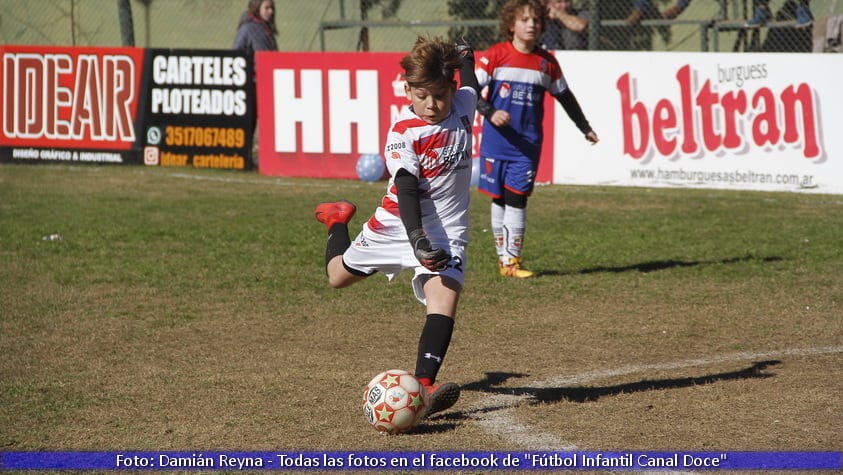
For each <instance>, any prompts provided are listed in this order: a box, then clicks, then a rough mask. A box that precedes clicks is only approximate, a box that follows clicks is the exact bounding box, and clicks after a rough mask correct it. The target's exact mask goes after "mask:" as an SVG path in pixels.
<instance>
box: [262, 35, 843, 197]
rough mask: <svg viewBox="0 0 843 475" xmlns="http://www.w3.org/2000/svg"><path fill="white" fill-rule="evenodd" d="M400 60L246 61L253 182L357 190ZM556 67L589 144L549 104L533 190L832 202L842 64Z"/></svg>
mask: <svg viewBox="0 0 843 475" xmlns="http://www.w3.org/2000/svg"><path fill="white" fill-rule="evenodd" d="M402 56H403V55H402V54H398V53H275V52H273V53H258V55H257V60H256V63H257V73H258V76H257V77H258V79H257V82H258V102H259V105H258V117H259V123H260V124H261V126H260V129H261V132H260V147H261V162H260V172H261V173H263V174H267V175H275V176H310V177H334V178H357V175H356V173H355V168H354V167H355V164H356V161H357V159H358V157H359V156H360V155H363V154H369V153H376V154H379V153H381V151H382V140H383V137H385V135H386V132H387V128H388V127H389V124H390V123H391V122H392V118H393V117H395V116H396V115H397V113H398V112H399V111H400V110H401V108H402V107H406V106H407V100H406V97H405V96H404V92H403V82H402V81H401V68H400V65H399V64H398V63H399V60H400V59H401V57H402ZM557 57H558V58H559V61H560V63H561V65H562V69H563V71H564V73H565V76H566V78H567V79H568V82H569V84H570V86H571V88H572V90H573V91H574V93H575V94H576V96H577V98H578V99H579V102H580V104H581V105H582V107H583V110H584V111H585V113H586V116H587V117H588V119H589V120H590V122H591V124H592V126H593V127H594V129H595V130H596V131H597V133H598V135H599V136H600V139H601V141H600V143H599V144H598V145H595V146H591V145H589V144H588V142H587V141H586V140H585V139H584V138H583V137H582V134H581V133H580V132H579V131H578V130H577V128H576V127H575V126H574V125H573V123H572V122H571V121H570V119H569V118H568V117H567V115H566V114H565V113H564V111H563V110H562V108H561V107H560V106H559V105H557V104H555V103H554V102H553V101H552V99H550V98H548V99H547V101H546V102H545V104H546V106H547V107H546V114H545V143H544V147H543V154H542V157H543V158H542V163H541V167H540V170H539V174H538V177H537V181H539V182H553V183H558V184H583V185H621V186H660V187H699V188H729V189H746V190H766V191H807V192H822V193H843V136H841V134H835V133H834V130H833V128H834V124H840V123H843V108H841V107H840V106H839V104H843V88H841V87H840V85H839V78H840V77H843V57H841V56H835V55H818V54H816V55H815V54H786V53H775V54H751V53H741V54H731V53H633V52H624V53H616V52H573V51H571V52H567V51H560V52H557ZM479 123H480V122H479V120H478V121H476V122H475V142H478V141H479V140H482V137H480V127H479ZM477 146H478V143H475V150H476V149H477Z"/></svg>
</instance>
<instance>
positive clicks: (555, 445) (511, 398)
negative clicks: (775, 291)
mask: <svg viewBox="0 0 843 475" xmlns="http://www.w3.org/2000/svg"><path fill="white" fill-rule="evenodd" d="M836 353H843V346H824V347H818V348H792V349H786V350H778V351H761V352H742V353H729V354H722V355H715V356H712V357H709V358H697V359H689V360H683V361H675V362H668V363H654V364H644V365H629V366H622V367H620V368H616V369H607V370H595V371H587V372H585V373H580V374H574V375H568V376H559V377H556V378H551V379H546V380H544V381H536V382H533V383H528V386H530V387H535V388H552V387H559V386H565V385H574V384H584V383H587V382H591V381H595V380H599V379H603V378H609V377H615V376H626V375H630V374H635V373H641V372H644V371H658V370H672V369H682V368H692V367H695V366H707V365H711V364H717V363H734V362H739V361H746V360H757V359H770V358H780V357H783V356H816V355H827V354H836ZM529 398H530V395H529V394H528V395H517V396H516V395H509V394H491V395H486V396H485V397H483V398H481V399H480V401H478V402H476V403H475V404H473V405H472V407H471V408H469V411H470V412H473V413H474V414H475V416H474V421H475V422H476V423H477V424H478V425H479V426H480V427H482V428H483V429H484V430H485V431H486V432H488V433H490V434H492V435H496V436H498V437H500V438H502V439H504V440H506V441H507V442H509V443H512V444H514V445H516V446H520V447H524V448H525V449H528V450H556V451H573V450H575V449H576V448H577V446H576V444H574V443H572V442H570V441H566V440H563V439H561V438H560V437H559V436H557V435H556V434H550V433H542V432H540V431H539V430H538V429H536V428H535V427H530V426H528V425H525V424H522V423H520V422H518V419H517V417H516V415H515V409H516V407H517V406H518V405H519V404H521V403H523V402H524V401H526V400H528V399H529Z"/></svg>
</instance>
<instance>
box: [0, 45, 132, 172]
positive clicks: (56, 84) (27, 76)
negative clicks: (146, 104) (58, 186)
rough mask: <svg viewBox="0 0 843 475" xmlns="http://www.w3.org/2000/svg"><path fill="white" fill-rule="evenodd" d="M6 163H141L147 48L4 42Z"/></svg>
mask: <svg viewBox="0 0 843 475" xmlns="http://www.w3.org/2000/svg"><path fill="white" fill-rule="evenodd" d="M0 56H2V61H0V82H2V84H3V94H2V96H0V111H2V115H3V127H2V130H0V161H10V162H29V163H32V162H65V163H138V155H137V153H136V148H135V142H136V139H137V130H138V96H139V94H140V90H141V72H142V66H143V50H142V49H136V48H70V47H35V46H0Z"/></svg>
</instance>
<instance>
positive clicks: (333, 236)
mask: <svg viewBox="0 0 843 475" xmlns="http://www.w3.org/2000/svg"><path fill="white" fill-rule="evenodd" d="M349 246H351V238H350V237H349V236H348V225H347V224H343V223H335V224H334V225H333V226H331V229H330V230H329V231H328V244H327V246H325V268H327V267H328V263H329V262H331V259H333V258H335V257H337V256H341V255H342V254H343V253H344V252H345V250H346V249H348V247H349Z"/></svg>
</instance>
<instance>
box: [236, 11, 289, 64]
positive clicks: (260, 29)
mask: <svg viewBox="0 0 843 475" xmlns="http://www.w3.org/2000/svg"><path fill="white" fill-rule="evenodd" d="M277 34H278V27H276V26H275V2H274V1H273V0H249V6H248V10H246V11H245V12H243V15H241V16H240V23H239V24H238V25H237V34H236V35H235V36H234V48H233V49H237V50H246V51H249V52H250V53H252V52H254V51H277V50H278V42H277V41H276V40H275V36H276V35H277Z"/></svg>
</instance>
